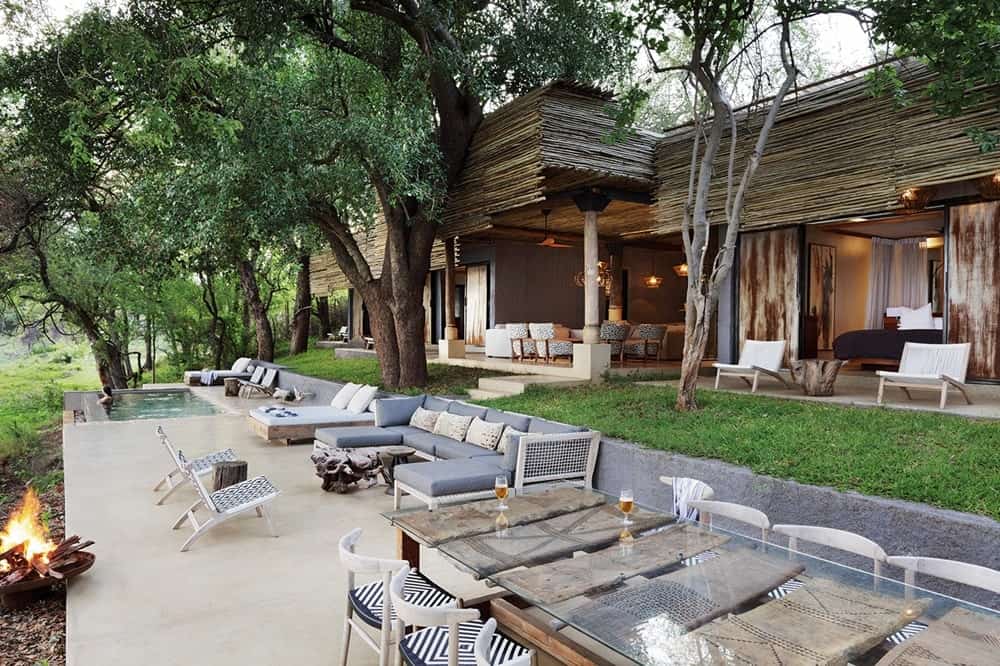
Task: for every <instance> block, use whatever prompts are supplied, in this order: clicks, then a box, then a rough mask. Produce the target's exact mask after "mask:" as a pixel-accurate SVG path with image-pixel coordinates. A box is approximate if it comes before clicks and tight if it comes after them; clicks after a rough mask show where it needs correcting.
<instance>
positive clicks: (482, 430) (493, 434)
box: [465, 416, 507, 451]
mask: <svg viewBox="0 0 1000 666" xmlns="http://www.w3.org/2000/svg"><path fill="white" fill-rule="evenodd" d="M506 425H507V424H506V423H490V422H489V421H484V420H482V419H481V418H479V417H478V416H477V417H475V418H474V419H472V423H471V424H469V432H467V433H465V441H467V442H468V443H469V444H475V445H476V446H481V447H483V448H484V449H490V450H491V451H496V450H497V446H499V445H500V435H502V434H503V429H504V427H506Z"/></svg>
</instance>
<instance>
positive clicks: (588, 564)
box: [496, 525, 729, 605]
mask: <svg viewBox="0 0 1000 666" xmlns="http://www.w3.org/2000/svg"><path fill="white" fill-rule="evenodd" d="M727 541H729V537H727V536H723V535H721V534H713V533H711V532H708V531H707V530H704V529H701V528H698V527H695V526H693V525H675V526H672V527H668V528H667V529H665V530H663V531H662V532H656V533H654V534H648V535H645V536H641V537H639V538H638V539H636V540H635V542H634V543H632V544H631V545H630V546H627V547H625V548H623V547H622V546H620V545H619V544H615V545H612V546H609V547H607V548H605V549H603V550H598V551H596V552H593V553H587V554H586V555H581V556H580V557H574V558H572V559H566V560H559V561H558V562H551V563H549V564H542V565H538V566H534V567H531V568H530V569H519V570H517V571H511V572H508V573H505V574H501V575H499V576H497V578H496V582H497V584H498V585H501V586H503V587H505V588H507V589H508V590H510V591H512V592H514V593H515V594H517V595H518V596H520V597H522V598H524V599H528V600H530V601H531V602H533V603H534V604H536V605H545V604H554V603H558V602H560V601H564V600H566V599H570V598H572V597H575V596H578V595H581V594H586V593H588V592H592V591H594V590H598V589H601V588H607V587H610V586H613V585H616V584H618V583H620V582H621V581H623V580H626V579H628V578H632V577H633V576H638V575H641V574H649V573H650V572H656V571H658V570H662V569H666V568H668V567H671V566H674V565H676V564H678V563H679V562H681V561H682V560H683V559H685V558H687V557H691V556H693V555H696V554H698V553H702V552H704V551H706V550H709V549H711V548H717V547H718V546H721V545H722V544H724V543H725V542H727Z"/></svg>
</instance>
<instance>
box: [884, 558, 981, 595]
mask: <svg viewBox="0 0 1000 666" xmlns="http://www.w3.org/2000/svg"><path fill="white" fill-rule="evenodd" d="M886 562H888V563H889V564H891V565H893V566H896V567H901V568H902V569H903V570H904V571H905V573H904V582H905V583H906V595H907V598H910V595H912V594H913V588H914V587H915V586H916V584H917V574H918V573H920V574H924V575H927V576H933V577H934V578H943V579H945V580H950V581H952V582H954V583H961V584H962V585H969V586H971V587H978V588H980V589H983V590H989V591H990V592H995V593H997V594H1000V571H997V570H996V569H990V568H989V567H984V566H980V565H978V564H970V563H969V562H959V561H958V560H944V559H940V558H937V557H910V556H906V555H892V556H890V557H888V558H887V559H886Z"/></svg>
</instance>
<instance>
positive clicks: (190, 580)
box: [63, 388, 484, 666]
mask: <svg viewBox="0 0 1000 666" xmlns="http://www.w3.org/2000/svg"><path fill="white" fill-rule="evenodd" d="M195 390H196V392H198V393H199V394H201V395H203V396H207V397H209V398H210V399H212V400H213V401H215V402H223V401H224V402H225V404H226V406H227V408H229V410H231V413H230V414H226V415H220V416H206V417H193V418H184V419H170V420H165V421H153V420H146V421H130V422H119V423H112V422H105V423H84V424H77V425H67V426H66V427H65V429H64V431H63V444H64V453H65V473H66V525H67V532H68V533H71V534H79V535H80V536H81V537H83V538H85V539H93V540H94V541H96V545H95V546H94V547H93V548H92V550H93V552H95V553H96V554H97V563H96V565H95V566H94V568H93V569H91V570H90V571H89V572H87V573H86V574H85V575H83V576H81V577H80V578H78V579H75V580H73V581H71V583H70V585H69V594H68V599H67V640H66V643H67V645H66V651H67V660H68V663H69V664H71V665H76V666H90V665H92V664H101V665H102V666H112V665H115V664H123V665H124V664H128V665H131V664H146V665H154V664H178V663H185V662H188V663H206V664H214V665H224V664H320V663H334V662H335V661H336V658H337V654H338V652H337V651H338V650H339V647H340V640H341V631H342V624H343V607H344V599H345V595H346V589H345V577H344V573H343V571H342V570H341V568H340V565H339V561H338V559H337V541H338V539H339V538H340V536H341V535H343V534H344V533H346V532H348V531H349V530H351V529H353V528H355V527H363V528H365V535H364V537H363V538H362V542H361V550H362V552H365V553H370V554H373V555H379V556H386V557H391V556H393V554H394V553H395V531H394V530H392V529H391V528H390V527H389V525H388V523H387V522H386V521H385V520H384V519H383V518H382V517H381V516H380V515H379V514H380V513H381V512H382V511H387V510H390V509H391V508H392V498H391V497H389V496H387V495H385V494H383V491H384V489H385V487H384V486H383V485H379V486H376V487H374V488H371V489H367V490H357V491H355V492H353V493H349V494H346V495H335V494H331V493H326V492H323V491H322V490H321V489H320V482H319V479H317V478H316V477H315V476H314V474H313V469H312V466H311V463H310V461H309V454H310V447H308V446H298V447H274V446H268V445H267V444H266V443H265V442H264V441H263V440H261V439H258V438H256V437H254V436H252V435H251V434H250V433H249V431H248V429H247V426H246V423H245V416H242V415H236V414H233V413H232V411H235V410H236V409H239V408H241V407H245V404H249V403H253V404H260V401H241V400H239V399H235V398H222V397H221V394H222V389H221V388H211V389H208V388H198V389H195ZM158 423H162V425H163V427H164V429H165V430H166V432H167V434H168V435H169V436H170V437H171V439H172V441H173V442H174V443H175V444H176V445H177V446H178V447H179V448H181V449H183V450H184V452H185V453H187V454H189V455H192V456H194V455H200V454H203V453H206V452H208V451H209V450H213V449H218V448H225V447H227V446H231V447H233V448H234V449H235V450H236V451H237V453H238V454H239V455H240V457H241V458H243V459H245V460H247V461H248V463H249V468H250V474H251V476H253V475H258V474H263V475H265V476H267V477H268V478H269V479H270V480H271V481H272V482H273V483H274V484H275V485H276V486H277V487H278V488H280V489H281V490H282V495H281V497H279V498H278V499H277V500H276V501H275V502H274V504H273V516H274V521H275V525H276V527H277V529H278V532H279V534H280V536H279V538H276V539H275V538H271V537H270V536H269V535H268V531H267V526H266V524H265V523H264V521H263V520H261V519H258V518H255V517H252V516H248V517H245V518H238V519H234V520H232V521H230V522H229V523H226V524H224V525H222V526H220V527H218V528H216V529H215V530H212V531H210V532H209V533H207V534H206V535H205V536H204V537H202V539H201V540H199V541H198V542H197V543H196V544H195V545H194V546H193V548H192V549H191V551H189V552H187V553H181V552H180V547H181V544H182V543H183V542H184V540H185V539H186V538H187V536H188V535H189V534H190V529H189V528H187V527H186V526H185V527H183V528H181V529H179V530H177V531H171V529H170V525H171V524H172V523H173V521H174V519H175V518H176V517H177V516H178V515H180V514H181V513H182V512H183V511H184V510H185V509H186V508H187V507H188V506H189V505H190V504H191V502H193V501H194V492H193V491H192V490H190V489H186V488H185V489H181V490H179V491H177V492H176V493H175V494H174V495H173V496H172V497H171V498H170V499H169V500H168V501H167V502H166V503H165V504H164V505H163V506H156V505H155V504H154V502H155V500H156V499H157V494H155V493H153V492H152V488H153V485H154V484H155V483H156V481H157V479H158V477H159V476H162V475H163V474H164V473H165V472H166V471H168V470H169V468H170V460H169V458H168V457H167V454H166V452H165V451H164V450H163V448H162V447H161V446H160V444H159V441H158V440H157V439H156V437H155V435H154V432H153V430H154V428H155V426H156V425H157V424H158ZM422 564H423V570H424V571H425V572H427V573H428V575H430V576H431V577H432V578H433V579H434V580H437V581H444V582H446V585H447V586H448V587H449V588H450V589H451V591H452V592H453V593H456V594H459V595H465V596H472V595H475V594H478V593H481V592H483V591H484V588H483V586H482V585H481V584H480V583H477V582H476V581H473V580H472V579H471V578H470V577H468V576H464V575H462V574H460V573H458V572H457V571H456V570H455V569H454V568H453V567H451V565H449V564H447V563H445V562H444V561H443V560H441V559H440V558H438V557H437V556H436V554H435V553H432V552H425V553H424V556H423V562H422ZM350 663H351V664H352V665H353V664H359V665H360V664H375V663H377V661H376V659H375V657H374V653H373V652H371V651H370V650H368V649H367V648H366V647H365V646H364V645H362V644H360V643H356V644H355V646H354V647H352V651H351V662H350Z"/></svg>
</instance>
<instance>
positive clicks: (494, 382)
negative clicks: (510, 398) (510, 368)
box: [479, 375, 587, 395]
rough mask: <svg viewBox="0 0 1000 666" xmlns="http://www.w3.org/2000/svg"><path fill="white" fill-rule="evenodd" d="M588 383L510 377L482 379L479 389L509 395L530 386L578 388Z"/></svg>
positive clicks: (532, 377)
mask: <svg viewBox="0 0 1000 666" xmlns="http://www.w3.org/2000/svg"><path fill="white" fill-rule="evenodd" d="M586 383H587V382H585V381H583V380H580V379H573V378H570V377H558V376H552V375H511V376H508V377H481V378H480V379H479V388H480V389H483V390H486V391H496V392H498V393H506V394H507V395H519V394H521V393H524V391H525V389H526V388H527V387H529V386H578V385H580V384H586Z"/></svg>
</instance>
